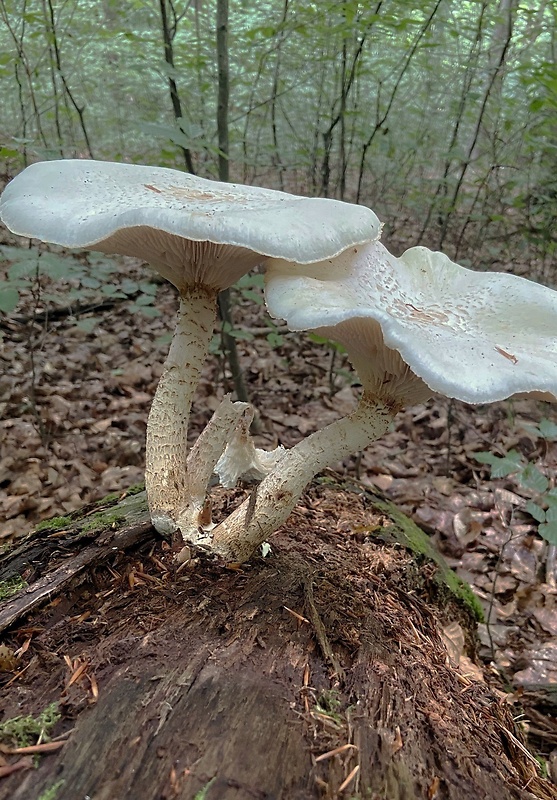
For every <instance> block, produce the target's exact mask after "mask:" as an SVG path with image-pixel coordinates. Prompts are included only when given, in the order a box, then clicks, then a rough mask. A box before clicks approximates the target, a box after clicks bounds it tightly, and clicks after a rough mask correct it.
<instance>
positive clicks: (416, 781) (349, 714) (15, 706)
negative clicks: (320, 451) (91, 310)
mask: <svg viewBox="0 0 557 800" xmlns="http://www.w3.org/2000/svg"><path fill="white" fill-rule="evenodd" d="M220 497H221V499H220V503H221V508H222V509H223V510H228V504H229V503H231V502H232V501H234V502H237V499H236V498H235V496H234V495H233V494H232V495H231V493H225V492H222V493H221V496H220ZM401 542H402V543H403V544H404V545H408V544H411V545H412V548H413V550H414V552H412V551H411V550H409V549H407V547H401ZM427 550H428V545H427V538H424V535H423V534H421V532H420V531H418V529H417V528H416V527H415V526H414V525H413V523H411V522H410V521H409V520H407V519H406V518H404V517H403V515H401V514H400V512H399V511H397V510H396V508H395V507H393V506H391V505H390V504H389V503H388V502H387V501H385V499H381V498H380V497H379V496H375V495H373V494H371V493H370V492H369V491H367V490H364V489H362V488H361V487H360V489H358V492H357V493H355V492H351V491H349V489H348V488H347V487H346V486H344V487H343V488H342V489H340V490H339V488H338V487H337V486H335V485H332V484H330V483H329V484H323V483H322V484H321V485H314V486H313V487H312V488H311V489H310V491H309V492H308V493H307V494H306V496H305V499H304V502H303V503H302V504H301V506H300V507H299V508H298V509H297V511H296V512H295V513H294V514H293V515H292V516H291V518H290V520H289V521H288V524H287V525H286V526H285V527H284V528H283V529H282V530H281V531H280V532H279V533H278V534H277V535H276V537H275V538H274V539H273V542H272V553H271V554H270V555H269V556H268V557H267V558H262V557H259V556H258V557H256V558H254V559H253V560H252V561H251V562H250V563H249V564H246V565H244V566H243V567H242V568H241V569H236V570H232V569H226V568H225V567H223V566H221V565H219V564H217V563H215V562H213V561H209V560H207V559H204V558H203V557H200V558H194V559H192V561H191V562H190V563H189V564H187V565H183V566H181V567H180V568H179V569H176V568H175V566H174V564H173V550H172V547H171V546H170V545H169V544H167V543H165V542H162V541H161V540H160V538H159V537H157V535H156V534H155V533H154V531H153V530H152V529H151V528H150V526H149V523H148V518H147V512H146V506H145V502H144V498H143V496H142V495H137V496H135V497H134V498H126V499H125V500H123V501H121V502H120V503H117V504H116V505H114V506H113V507H111V508H108V509H102V508H101V510H99V509H90V510H89V513H88V514H86V515H85V517H84V518H82V519H79V520H76V521H75V522H72V521H69V522H68V521H64V523H63V524H62V526H61V527H60V528H59V529H58V530H48V529H47V530H43V531H42V532H41V533H40V534H39V535H36V536H31V537H30V538H29V539H28V540H26V541H25V542H23V543H22V544H21V545H19V547H18V548H17V549H15V550H14V551H12V552H11V553H8V554H4V556H3V557H2V558H1V559H0V580H5V579H6V578H8V577H10V576H11V575H13V574H14V573H17V574H19V575H23V577H24V578H25V579H26V581H27V583H28V586H26V587H25V588H23V589H21V590H20V591H19V592H18V594H16V595H15V596H14V597H12V598H10V599H9V600H6V601H4V602H3V603H2V604H0V620H3V625H4V627H5V628H6V630H5V632H4V639H3V641H4V644H5V645H6V647H7V648H8V649H11V650H15V649H16V648H17V647H20V648H21V649H22V650H24V652H23V653H22V654H21V655H20V656H19V659H18V663H17V666H14V667H13V671H12V673H8V672H6V673H4V674H2V673H0V679H3V685H4V688H3V690H2V694H1V700H0V707H1V712H2V719H3V720H6V719H8V718H12V717H14V716H18V715H22V714H31V715H33V716H36V715H37V714H38V713H40V711H41V710H42V709H44V708H45V707H46V706H48V705H49V704H50V703H51V702H53V701H57V702H59V703H60V708H61V711H62V714H63V717H62V720H61V721H60V723H58V727H57V728H56V729H55V730H54V732H53V735H54V736H55V737H56V736H57V735H62V736H66V737H67V738H66V739H62V740H63V741H65V744H64V746H63V747H62V748H61V749H59V750H53V751H52V752H51V754H48V755H44V756H42V757H41V760H40V762H39V764H38V768H37V769H31V768H30V766H31V764H32V761H31V759H29V758H27V760H26V762H25V763H24V764H23V766H22V768H21V769H19V770H18V772H17V773H14V774H11V775H8V776H7V777H5V778H3V779H2V780H0V800H8V798H9V800H39V799H40V798H46V797H48V800H76V798H85V797H89V798H91V800H125V799H127V798H141V800H162V799H164V800H171V798H178V799H180V800H182V799H183V800H200V799H201V798H203V800H244V799H245V800H271V799H272V800H316V798H325V799H326V800H335V799H336V798H338V799H339V800H340V798H343V800H346V799H347V798H354V799H356V798H357V799H360V798H361V799H362V800H364V799H365V800H379V798H382V799H383V800H384V799H385V798H386V799H387V800H414V798H428V799H429V800H435V799H436V798H437V800H441V798H450V800H460V799H461V798H462V799H463V800H464V798H465V800H469V798H470V797H471V796H473V797H477V798H486V799H489V800H491V799H493V800H507V798H509V799H510V798H513V799H514V798H516V799H518V798H520V799H521V800H526V799H527V798H544V799H546V798H556V797H557V793H556V792H555V790H554V788H553V786H552V785H551V784H550V783H549V782H547V781H545V780H543V779H542V778H541V777H540V775H539V772H538V770H537V767H536V765H535V762H534V760H533V759H532V757H530V756H529V755H528V752H527V750H526V749H525V748H524V745H523V742H522V734H521V731H520V730H519V729H518V728H517V727H516V726H515V723H514V722H513V708H512V706H510V705H508V704H507V702H506V701H505V700H504V698H503V696H502V694H501V693H497V692H496V691H495V690H493V689H491V688H490V687H489V686H488V685H487V684H486V683H484V682H483V681H480V680H473V679H472V678H470V677H469V676H467V675H466V674H462V672H461V671H459V670H458V669H457V668H456V667H455V665H454V664H452V663H451V662H450V661H449V659H448V656H447V650H446V647H445V645H444V643H443V638H442V633H441V631H442V628H443V626H444V625H445V624H446V623H447V622H448V621H450V620H455V619H456V620H458V622H459V623H460V625H461V626H462V627H463V628H464V629H465V630H466V632H467V635H468V639H469V642H470V643H471V647H472V649H473V644H472V643H473V635H474V628H475V618H474V614H473V607H472V605H471V604H470V603H467V602H466V593H465V592H462V591H461V590H460V589H459V585H458V582H455V581H454V577H453V578H451V577H450V573H449V572H448V571H447V568H446V566H444V565H443V562H442V560H441V559H440V558H439V557H438V556H436V557H435V562H432V561H431V560H430V559H429V558H427V557H426V556H424V555H417V554H416V551H419V552H420V553H422V554H423V553H424V552H425V551H427ZM430 555H431V553H430ZM440 578H441V580H440ZM22 645H23V647H22ZM471 654H472V655H473V653H472V652H471ZM5 758H6V760H7V762H8V763H14V762H15V760H16V759H18V758H20V757H18V756H17V755H13V756H11V755H9V754H8V755H6V756H5Z"/></svg>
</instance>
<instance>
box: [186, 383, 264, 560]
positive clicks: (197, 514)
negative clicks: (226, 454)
mask: <svg viewBox="0 0 557 800" xmlns="http://www.w3.org/2000/svg"><path fill="white" fill-rule="evenodd" d="M246 412H249V413H250V419H251V417H253V409H252V407H251V406H250V404H249V403H240V402H236V403H233V402H232V401H231V400H230V396H229V395H226V396H225V397H224V398H223V399H222V401H221V403H220V405H219V406H218V408H217V409H216V411H215V412H214V414H213V416H212V417H211V419H210V420H209V422H208V423H207V425H206V427H205V429H204V430H203V431H202V432H201V433H200V435H199V436H198V438H197V441H196V442H195V444H194V445H193V447H192V449H191V450H190V453H189V455H188V457H187V460H186V470H187V475H188V480H187V492H186V495H185V496H184V497H183V498H182V507H181V508H180V510H179V512H178V514H177V516H176V524H177V527H178V528H179V529H180V532H181V534H182V537H183V539H184V541H185V542H188V543H189V544H193V545H203V544H205V541H206V540H207V538H208V533H206V532H205V531H204V530H203V528H206V529H210V518H209V520H207V521H206V522H202V515H203V510H204V508H205V500H206V497H207V487H208V486H209V481H210V479H211V475H212V474H213V471H214V469H215V465H216V463H217V461H218V460H219V458H220V457H221V455H222V453H223V450H224V448H225V447H226V443H227V441H228V439H229V437H230V431H233V430H234V429H235V427H236V425H237V424H238V422H239V420H240V418H241V417H242V415H243V414H245V413H246ZM213 527H214V526H213ZM209 538H210V537H209Z"/></svg>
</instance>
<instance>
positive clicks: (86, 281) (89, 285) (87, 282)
mask: <svg viewBox="0 0 557 800" xmlns="http://www.w3.org/2000/svg"><path fill="white" fill-rule="evenodd" d="M81 285H82V286H85V288H86V289H98V288H99V287H100V285H101V282H100V281H98V280H97V279H96V278H88V277H85V278H82V279H81Z"/></svg>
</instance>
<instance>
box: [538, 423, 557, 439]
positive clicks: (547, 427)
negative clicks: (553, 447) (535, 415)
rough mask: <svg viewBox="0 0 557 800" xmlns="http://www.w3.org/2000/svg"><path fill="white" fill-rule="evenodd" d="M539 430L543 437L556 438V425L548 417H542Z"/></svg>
mask: <svg viewBox="0 0 557 800" xmlns="http://www.w3.org/2000/svg"><path fill="white" fill-rule="evenodd" d="M538 428H539V431H540V433H541V435H542V436H543V438H544V439H557V425H556V424H555V423H554V422H551V420H549V419H542V421H541V422H540V424H539V426H538Z"/></svg>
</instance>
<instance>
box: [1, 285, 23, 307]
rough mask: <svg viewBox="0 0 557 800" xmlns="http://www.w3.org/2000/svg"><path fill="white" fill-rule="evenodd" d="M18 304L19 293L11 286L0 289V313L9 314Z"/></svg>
mask: <svg viewBox="0 0 557 800" xmlns="http://www.w3.org/2000/svg"><path fill="white" fill-rule="evenodd" d="M18 303H19V292H18V291H17V289H14V287H13V286H2V287H0V311H3V312H4V314H9V313H10V312H12V311H13V310H14V308H15V307H16V306H17V304H18Z"/></svg>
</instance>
